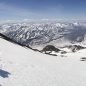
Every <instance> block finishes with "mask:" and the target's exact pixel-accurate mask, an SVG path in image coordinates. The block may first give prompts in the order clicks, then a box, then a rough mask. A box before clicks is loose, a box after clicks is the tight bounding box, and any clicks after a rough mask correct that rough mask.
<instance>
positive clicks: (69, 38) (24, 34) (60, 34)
mask: <svg viewBox="0 0 86 86" xmlns="http://www.w3.org/2000/svg"><path fill="white" fill-rule="evenodd" d="M0 33H3V34H4V35H6V36H8V37H10V38H11V39H13V40H15V41H17V42H20V43H22V44H25V45H28V46H31V47H35V46H37V47H40V46H46V45H48V44H52V45H55V46H60V45H64V44H65V45H68V44H74V43H82V44H85V43H86V22H74V23H73V22H72V23H68V22H38V23H35V22H29V23H11V24H10V23H7V24H1V25H0Z"/></svg>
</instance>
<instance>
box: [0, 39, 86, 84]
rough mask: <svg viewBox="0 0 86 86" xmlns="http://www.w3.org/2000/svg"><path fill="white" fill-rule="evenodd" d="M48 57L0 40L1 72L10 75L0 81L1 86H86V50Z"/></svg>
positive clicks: (0, 78)
mask: <svg viewBox="0 0 86 86" xmlns="http://www.w3.org/2000/svg"><path fill="white" fill-rule="evenodd" d="M66 56H67V57H63V58H62V57H61V56H57V57H54V56H49V55H45V54H41V53H39V52H34V51H32V50H30V49H25V48H23V47H21V46H18V45H15V44H12V43H10V42H7V41H5V40H4V39H1V38H0V69H3V70H5V71H7V72H9V73H10V75H9V77H8V78H3V77H0V85H1V86H86V67H85V66H86V62H85V61H84V62H82V61H80V58H81V57H83V56H84V57H85V56H86V50H85V49H83V50H80V51H78V52H76V53H67V54H66Z"/></svg>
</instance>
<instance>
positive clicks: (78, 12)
mask: <svg viewBox="0 0 86 86" xmlns="http://www.w3.org/2000/svg"><path fill="white" fill-rule="evenodd" d="M32 19H33V20H47V19H51V20H52V19H57V20H59V19H63V20H65V19H69V20H71V19H81V20H83V19H86V0H0V20H1V21H4V20H7V21H10V20H24V21H27V20H32Z"/></svg>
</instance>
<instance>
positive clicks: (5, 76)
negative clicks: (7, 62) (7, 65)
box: [0, 69, 10, 78]
mask: <svg viewBox="0 0 86 86" xmlns="http://www.w3.org/2000/svg"><path fill="white" fill-rule="evenodd" d="M9 75H10V73H9V72H7V71H5V70H2V69H0V76H1V77H3V78H8V77H9Z"/></svg>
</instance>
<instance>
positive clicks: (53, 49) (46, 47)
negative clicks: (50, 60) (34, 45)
mask: <svg viewBox="0 0 86 86" xmlns="http://www.w3.org/2000/svg"><path fill="white" fill-rule="evenodd" d="M47 51H49V53H51V52H52V51H55V52H59V51H60V49H58V48H56V47H55V46H53V45H47V46H45V47H44V48H43V49H42V50H41V52H45V53H47Z"/></svg>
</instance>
